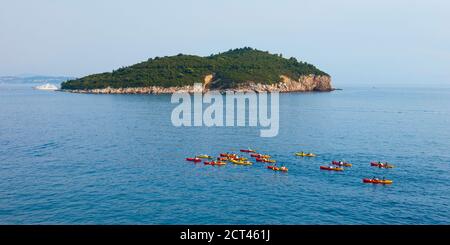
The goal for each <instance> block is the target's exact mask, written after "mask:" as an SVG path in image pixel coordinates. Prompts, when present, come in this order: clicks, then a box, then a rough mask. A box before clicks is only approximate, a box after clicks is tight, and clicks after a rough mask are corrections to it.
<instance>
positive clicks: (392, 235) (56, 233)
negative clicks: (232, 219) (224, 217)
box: [0, 225, 450, 244]
mask: <svg viewBox="0 0 450 245" xmlns="http://www.w3.org/2000/svg"><path fill="white" fill-rule="evenodd" d="M449 227H450V226H439V225H436V226H429V225H407V226H402V225H342V226H340V225H325V226H320V225H319V226H314V225H229V226H228V225H131V226H127V225H99V226H97V225H62V226H59V225H24V226H21V225H17V226H7V225H6V226H0V241H1V240H3V241H4V240H12V241H20V240H23V239H27V240H34V241H39V240H49V241H102V240H112V241H126V242H129V241H143V242H150V241H166V242H177V244H182V243H190V242H195V243H196V244H202V243H203V244H224V243H230V242H233V243H235V242H243V243H246V244H248V243H252V244H256V243H260V244H267V243H277V242H286V241H296V242H304V241H315V242H316V241H327V242H333V241H358V242H389V241H398V240H401V241H406V240H410V241H416V242H417V241H429V239H441V240H442V239H444V240H449V238H450V228H449Z"/></svg>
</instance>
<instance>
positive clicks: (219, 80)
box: [61, 48, 327, 89]
mask: <svg viewBox="0 0 450 245" xmlns="http://www.w3.org/2000/svg"><path fill="white" fill-rule="evenodd" d="M209 74H214V82H213V83H212V85H211V86H213V87H216V88H219V87H220V88H226V87H233V86H235V85H236V84H238V83H242V82H246V81H254V82H259V83H269V84H270V83H274V82H278V81H279V80H280V75H287V76H289V77H292V78H298V77H299V76H301V75H309V74H315V75H327V74H326V73H325V72H323V71H321V70H319V69H317V68H316V67H315V66H313V65H311V64H308V63H305V62H298V61H297V60H296V59H295V58H290V59H285V58H283V57H282V56H281V55H275V54H270V53H268V52H263V51H259V50H256V49H252V48H241V49H234V50H229V51H228V52H224V53H219V54H216V55H211V56H208V57H199V56H194V55H183V54H179V55H176V56H170V57H163V58H159V57H155V58H153V59H149V60H148V61H145V62H141V63H138V64H135V65H132V66H129V67H124V68H120V69H118V70H114V71H112V72H107V73H101V74H94V75H90V76H86V77H83V78H80V79H74V80H69V81H67V82H64V83H62V84H61V88H62V89H94V88H106V87H112V88H125V87H147V86H162V87H172V86H184V85H192V84H194V83H196V82H203V79H204V77H205V76H206V75H209Z"/></svg>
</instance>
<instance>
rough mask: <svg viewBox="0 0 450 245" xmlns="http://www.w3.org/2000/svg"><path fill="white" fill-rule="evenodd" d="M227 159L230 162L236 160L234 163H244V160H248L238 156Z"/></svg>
mask: <svg viewBox="0 0 450 245" xmlns="http://www.w3.org/2000/svg"><path fill="white" fill-rule="evenodd" d="M228 159H230V160H231V159H232V160H236V161H246V160H248V159H247V158H245V157H238V156H234V157H228Z"/></svg>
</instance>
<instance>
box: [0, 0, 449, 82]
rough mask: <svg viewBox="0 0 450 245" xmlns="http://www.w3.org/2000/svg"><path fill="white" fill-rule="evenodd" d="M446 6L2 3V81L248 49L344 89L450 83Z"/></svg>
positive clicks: (383, 1)
mask: <svg viewBox="0 0 450 245" xmlns="http://www.w3.org/2000/svg"><path fill="white" fill-rule="evenodd" d="M449 13H450V1H447V0H366V1H361V0H340V1H335V0H277V1H276V0H272V1H268V0H246V1H243V0H226V1H225V0H216V1H211V0H192V1H186V0H160V1H153V0H147V1H144V0H142V1H139V0H126V1H125V0H122V1H118V0H117V1H116V0H76V1H75V0H72V1H69V0H35V1H28V0H0V75H21V74H41V75H65V76H74V77H81V76H85V75H88V74H92V73H99V72H105V71H111V70H113V69H116V68H118V67H122V66H127V65H132V64H135V63H138V62H140V61H144V60H147V59H148V58H150V57H155V56H165V55H175V54H178V53H184V54H195V55H201V56H206V55H210V54H212V53H218V52H223V51H226V50H229V49H231V48H239V47H244V46H249V47H253V48H257V49H260V50H264V51H270V52H271V53H282V54H283V56H284V57H291V56H292V57H296V58H297V59H298V60H302V61H306V62H309V63H312V64H314V65H316V66H317V67H318V68H319V69H321V70H324V71H325V72H327V73H329V74H330V75H331V76H332V78H333V81H334V83H335V84H338V86H339V85H359V84H362V85H368V86H377V85H400V86H402V85H405V84H435V85H450V14H449Z"/></svg>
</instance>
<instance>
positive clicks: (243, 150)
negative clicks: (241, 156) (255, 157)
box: [241, 149, 255, 153]
mask: <svg viewBox="0 0 450 245" xmlns="http://www.w3.org/2000/svg"><path fill="white" fill-rule="evenodd" d="M241 152H247V153H250V152H255V150H250V149H248V150H245V149H241Z"/></svg>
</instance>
